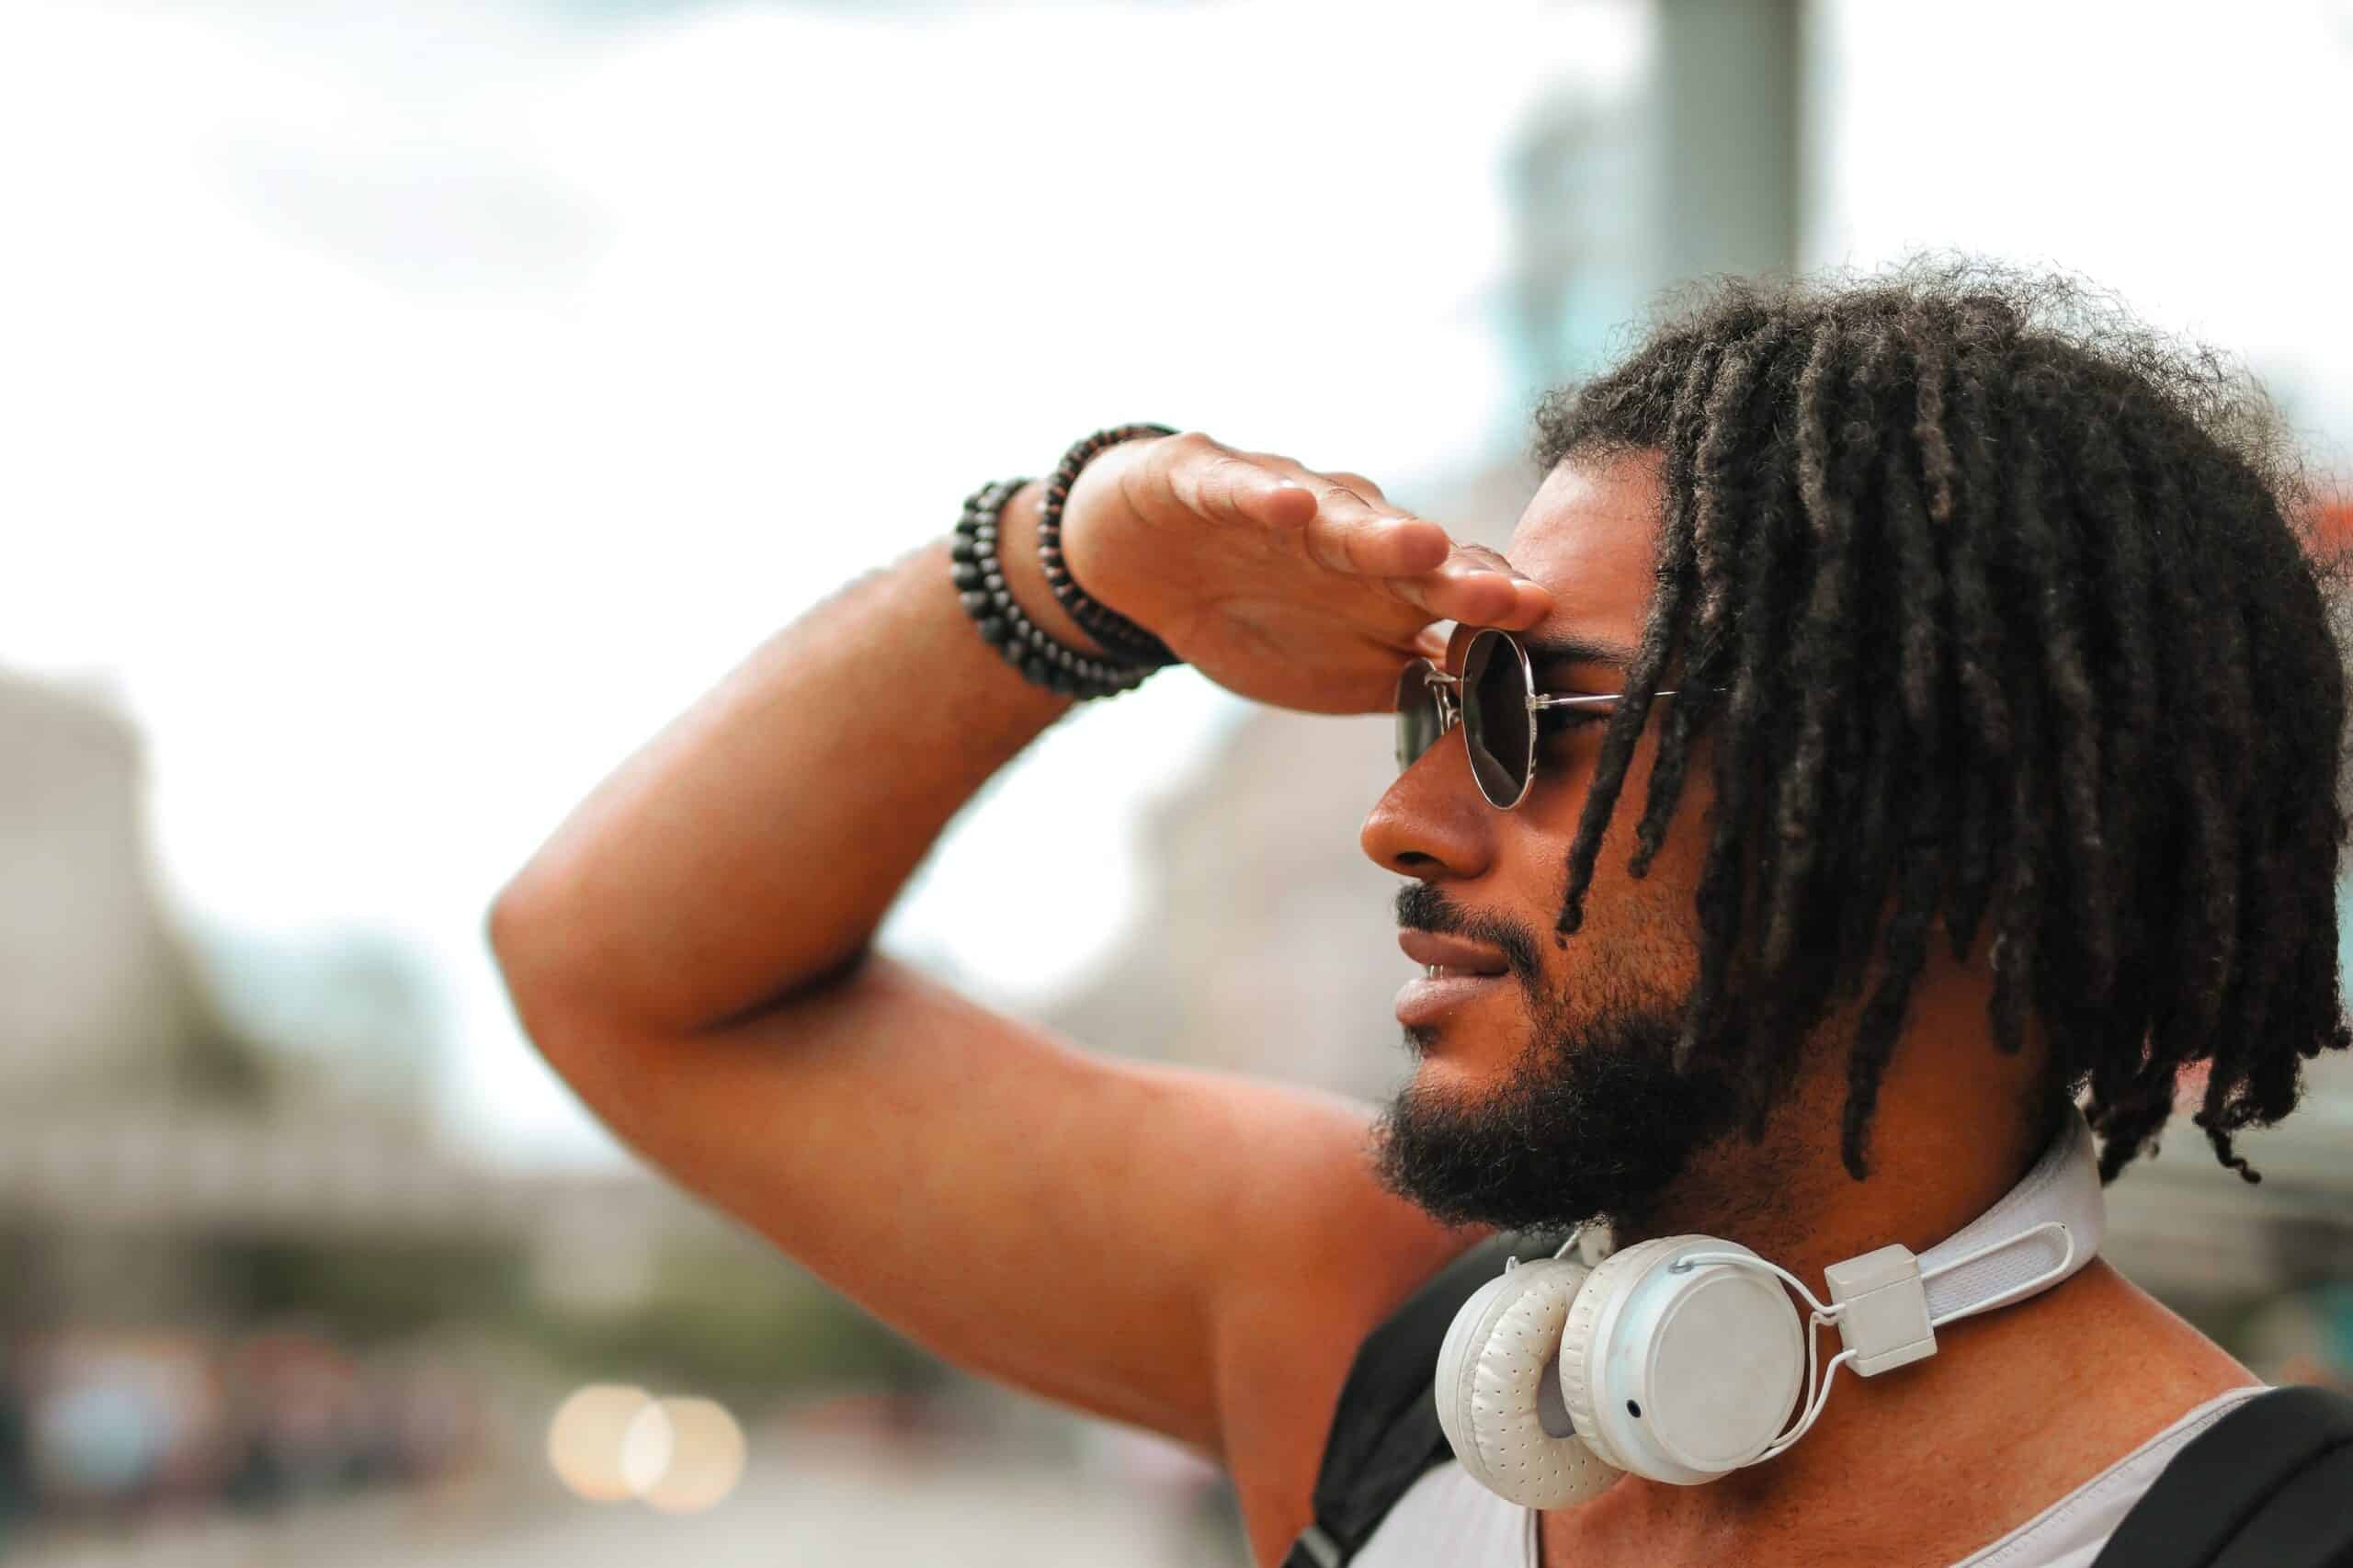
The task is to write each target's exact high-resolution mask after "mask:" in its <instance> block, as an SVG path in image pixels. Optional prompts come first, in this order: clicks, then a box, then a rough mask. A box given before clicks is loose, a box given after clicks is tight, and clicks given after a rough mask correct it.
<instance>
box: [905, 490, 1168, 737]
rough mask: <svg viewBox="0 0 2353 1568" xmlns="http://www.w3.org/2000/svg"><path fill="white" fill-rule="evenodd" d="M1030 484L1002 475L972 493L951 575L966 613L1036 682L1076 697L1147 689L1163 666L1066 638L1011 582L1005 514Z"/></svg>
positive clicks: (960, 522) (952, 551) (959, 524)
mask: <svg viewBox="0 0 2353 1568" xmlns="http://www.w3.org/2000/svg"><path fill="white" fill-rule="evenodd" d="M1027 483H1029V480H1028V479H1027V478H1026V477H1025V478H1020V479H1006V480H997V481H994V482H992V483H987V484H983V485H982V486H981V487H980V488H979V489H978V490H975V491H973V492H972V494H970V495H968V496H966V497H965V498H964V512H963V516H961V517H958V518H957V519H956V540H955V542H954V543H953V544H951V545H949V548H948V553H949V558H950V561H949V569H948V570H949V578H950V579H951V580H952V581H953V582H954V583H955V585H956V590H957V597H958V598H959V600H960V601H961V603H962V604H963V606H964V611H965V613H966V614H968V615H970V616H971V617H972V619H973V620H974V621H975V622H976V623H977V624H978V625H979V627H980V631H981V641H983V642H986V643H988V644H989V645H990V646H991V647H993V648H995V650H996V651H997V652H998V653H1002V654H1003V655H1005V660H1006V663H1007V664H1009V665H1012V666H1013V667H1014V668H1016V669H1017V670H1019V671H1020V672H1021V675H1022V678H1023V679H1025V680H1027V681H1029V683H1030V684H1031V685H1033V686H1042V687H1047V688H1048V689H1049V690H1052V691H1058V692H1061V693H1063V694H1064V695H1066V696H1070V697H1075V698H1077V699H1079V700H1080V701H1082V702H1084V701H1086V700H1087V699H1090V698H1097V697H1112V696H1116V695H1118V694H1119V693H1120V692H1122V691H1131V690H1133V689H1134V688H1135V687H1139V686H1142V684H1143V682H1144V678H1145V677H1146V676H1150V675H1151V674H1152V673H1153V671H1154V669H1156V668H1158V667H1159V666H1157V665H1142V664H1122V663H1119V662H1116V661H1114V660H1111V659H1108V658H1103V657H1099V656H1097V655H1096V654H1093V653H1086V652H1084V651H1082V650H1080V649H1077V648H1074V647H1072V646H1070V645H1069V644H1068V643H1066V642H1058V641H1057V640H1055V639H1054V638H1053V637H1051V636H1050V635H1049V634H1048V633H1047V632H1046V631H1045V629H1044V628H1043V627H1041V626H1040V625H1039V624H1038V623H1037V622H1036V621H1034V620H1031V619H1029V616H1028V615H1026V614H1024V613H1023V612H1022V608H1021V607H1020V606H1019V605H1017V604H1016V603H1015V602H1014V599H1013V595H1012V593H1011V592H1010V591H1009V590H1008V589H1007V588H1006V585H1005V571H1004V567H1003V565H1002V563H1001V562H999V561H998V560H997V553H996V541H997V514H998V512H999V511H1000V510H1001V509H1002V508H1003V507H1004V506H1005V503H1006V500H1007V499H1008V498H1010V497H1011V496H1012V494H1013V493H1014V492H1015V491H1017V490H1019V489H1020V488H1021V487H1022V486H1023V485H1025V484H1027Z"/></svg>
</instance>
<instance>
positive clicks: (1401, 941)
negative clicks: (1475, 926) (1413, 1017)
mask: <svg viewBox="0 0 2353 1568" xmlns="http://www.w3.org/2000/svg"><path fill="white" fill-rule="evenodd" d="M1397 946H1398V947H1399V948H1401V949H1404V954H1405V956H1406V957H1407V958H1409V959H1412V960H1414V961H1415V963H1418V964H1421V965H1423V966H1425V967H1427V966H1429V965H1433V964H1435V965H1437V966H1438V968H1439V969H1441V970H1451V971H1458V972H1461V973H1464V974H1481V975H1495V974H1502V973H1505V972H1506V971H1508V970H1509V969H1510V968H1511V965H1510V964H1509V963H1508V962H1506V960H1505V959H1504V955H1503V954H1502V953H1500V952H1498V951H1497V950H1495V949H1493V948H1490V947H1487V946H1485V945H1483V944H1482V943H1479V942H1472V941H1466V940H1464V939H1463V938H1462V937H1441V936H1439V935H1438V933H1437V932H1435V931H1400V932H1399V933H1398V934H1397Z"/></svg>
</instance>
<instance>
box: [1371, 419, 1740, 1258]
mask: <svg viewBox="0 0 2353 1568" xmlns="http://www.w3.org/2000/svg"><path fill="white" fill-rule="evenodd" d="M1656 461H1657V459H1656V455H1655V454H1651V453H1645V454H1632V455H1629V456H1626V457H1623V458H1620V459H1616V460H1610V461H1608V462H1606V463H1598V464H1594V465H1590V466H1588V467H1585V468H1578V467H1573V466H1569V465H1565V464H1564V465H1563V466H1561V467H1559V468H1556V469H1555V470H1554V471H1553V472H1552V474H1551V475H1550V476H1549V477H1548V478H1547V479H1546V480H1545V482H1544V484H1543V486H1542V487H1541V488H1540V490H1539V491H1538V492H1537V494H1536V496H1535V498H1534V499H1533V500H1531V501H1530V502H1529V506H1528V508H1527V510H1526V511H1525V512H1524V513H1523V514H1522V515H1521V517H1520V519H1519V523H1518V528H1516V529H1515V530H1514V531H1513V535H1512V541H1511V548H1510V551H1509V552H1508V554H1509V558H1510V561H1511V563H1512V564H1513V565H1514V566H1516V567H1518V569H1519V570H1520V571H1521V572H1522V573H1524V574H1527V575H1529V576H1530V577H1533V578H1534V579H1536V580H1537V581H1538V582H1540V583H1541V584H1542V585H1544V586H1545V587H1546V588H1547V589H1548V590H1550V592H1551V594H1552V615H1551V616H1550V617H1549V618H1548V619H1546V620H1545V621H1543V622H1542V623H1540V625H1538V626H1536V627H1534V628H1532V629H1530V630H1529V631H1526V632H1524V633H1521V634H1519V635H1520V636H1521V637H1522V640H1523V641H1524V642H1527V643H1528V644H1529V657H1530V662H1531V664H1532V665H1533V666H1534V670H1535V676H1536V689H1537V690H1538V691H1540V692H1572V693H1593V694H1608V693H1614V692H1617V691H1620V690H1621V689H1622V688H1623V686H1624V680H1625V674H1626V669H1625V662H1626V661H1631V656H1632V653H1633V650H1634V648H1635V647H1636V645H1637V644H1638V643H1639V642H1640V641H1641V638H1642V630H1643V616H1644V612H1645V610H1646V609H1647V608H1648V605H1649V600H1650V596H1651V591H1652V585H1653V582H1654V578H1653V575H1652V573H1653V561H1654V540H1655V529H1656V519H1657V514H1658V504H1659V483H1658V477H1657V468H1656ZM1476 630H1477V629H1476V628H1475V627H1459V628H1457V629H1456V633H1455V637H1454V642H1453V646H1452V647H1451V649H1450V650H1449V654H1448V660H1447V667H1448V669H1449V671H1451V672H1454V673H1458V674H1459V673H1460V672H1461V659H1462V651H1463V647H1464V645H1465V644H1466V643H1467V642H1469V641H1470V637H1471V635H1472V632H1474V631H1476ZM1547 639H1562V640H1568V639H1574V640H1577V641H1579V642H1585V643H1590V644H1597V645H1599V647H1600V648H1601V649H1614V650H1615V651H1616V653H1617V657H1618V659H1619V661H1620V662H1609V661H1608V660H1607V659H1597V658H1592V657H1586V658H1576V659H1568V660H1559V661H1548V660H1547V659H1546V658H1545V657H1544V656H1543V655H1542V654H1541V653H1540V652H1539V649H1538V646H1537V645H1538V644H1540V643H1542V642H1545V641H1546V640H1547ZM1661 685H1662V687H1672V685H1673V683H1672V681H1662V682H1661ZM1675 701H1676V699H1675V698H1673V697H1668V698H1665V699H1661V700H1659V701H1658V702H1656V703H1654V705H1653V707H1652V710H1651V714H1650V717H1649V721H1648V722H1647V723H1646V724H1645V726H1644V728H1643V732H1642V735H1641V737H1640V739H1639V741H1638V743H1637V744H1636V746H1635V749H1634V754H1633V756H1632V758H1631V762H1630V763H1629V765H1628V767H1627V771H1626V778H1625V783H1624V785H1623V788H1622V790H1621V791H1620V797H1619V800H1618V802H1617V806H1616V809H1615V811H1614V812H1613V813H1612V816H1611V821H1610V825H1609V828H1608V832H1607V833H1606V834H1605V835H1603V837H1602V840H1601V850H1600V856H1599V858H1598V859H1597V861H1596V863H1595V866H1594V871H1593V878H1592V883H1591V886H1590V888H1589V889H1588V891H1587V892H1586V899H1585V913H1584V924H1583V926H1581V927H1580V929H1579V930H1578V931H1577V932H1576V933H1575V934H1574V935H1570V936H1565V937H1564V936H1559V935H1556V934H1555V933H1554V930H1553V926H1554V923H1555V921H1556V919H1557V918H1558V915H1559V913H1560V909H1561V905H1562V899H1563V892H1564V891H1565V890H1566V887H1567V880H1568V878H1567V859H1568V851H1569V846H1570V844H1571V842H1572V841H1573V840H1574V837H1575V835H1576V826H1577V819H1578V815H1579V812H1581V811H1582V810H1583V808H1584V805H1585V801H1586V794H1587V792H1588V790H1589V789H1590V787H1591V784H1592V781H1593V776H1594V768H1595V764H1596V762H1597V759H1598V757H1599V756H1600V750H1601V731H1602V729H1603V726H1601V725H1599V724H1583V725H1573V726H1570V727H1568V728H1566V729H1563V730H1562V731H1560V732H1558V733H1540V735H1539V739H1538V742H1537V754H1536V776H1535V780H1534V783H1533V784H1532V785H1531V787H1530V788H1529V792H1528V795H1527V798H1526V799H1525V800H1523V801H1521V802H1520V803H1519V805H1518V807H1517V808H1516V809H1514V810H1512V811H1507V812H1506V811H1499V810H1497V809H1496V808H1495V806H1493V805H1491V804H1489V803H1488V801H1487V800H1486V798H1485V797H1484V796H1483V795H1482V794H1481V793H1480V792H1479V788H1478V785H1477V783H1476V782H1475V781H1474V780H1473V779H1472V775H1471V767H1470V762H1469V759H1468V757H1467V756H1466V755H1465V752H1464V749H1463V744H1462V739H1461V735H1460V734H1459V733H1457V732H1456V731H1454V730H1449V732H1448V733H1446V735H1445V736H1444V737H1442V739H1441V741H1440V743H1439V744H1437V745H1434V746H1432V747H1431V748H1430V749H1429V750H1428V751H1427V752H1426V753H1425V754H1424V755H1423V756H1421V757H1419V758H1418V759H1416V760H1415V763H1414V765H1413V766H1412V767H1409V768H1407V769H1406V770H1405V772H1404V774H1403V775H1402V776H1400V778H1398V779H1397V781H1396V782H1395V783H1394V784H1393V785H1392V786H1391V787H1390V789H1389V790H1388V791H1387V792H1386V793H1385V794H1384V795H1382V797H1381V801H1379V803H1377V804H1376V805H1375V806H1374V807H1373V810H1372V813H1371V815H1370V817H1368V818H1367V819H1366V822H1365V824H1364V829H1363V834H1362V842H1363V845H1364V849H1365V852H1366V853H1367V854H1369V855H1370V856H1371V857H1372V858H1374V859H1375V860H1377V861H1379V862H1380V863H1381V865H1383V866H1385V867H1387V868H1389V869H1392V870H1394V871H1397V872H1399V873H1401V874H1403V875H1405V876H1407V877H1410V878H1413V879H1414V881H1412V882H1411V883H1410V884H1409V885H1407V886H1406V887H1405V888H1404V889H1403V890H1401V892H1400V895H1399V900H1398V914H1399V920H1400V925H1401V927H1403V928H1406V929H1421V930H1431V931H1438V932H1442V933H1448V934H1453V935H1460V936H1461V937H1467V938H1470V939H1472V940H1473V941H1477V942H1480V943H1483V944H1484V945H1485V946H1487V947H1489V948H1491V949H1497V950H1499V951H1500V952H1501V953H1502V954H1503V955H1504V956H1505V959H1506V961H1507V963H1508V965H1509V968H1508V971H1507V972H1506V973H1505V974H1503V975H1501V976H1498V977H1496V978H1495V979H1493V980H1489V981H1485V982H1482V983H1478V984H1477V985H1476V986H1475V987H1473V988H1472V990H1471V991H1470V992H1469V993H1468V994H1465V995H1464V996H1463V997H1462V999H1461V1000H1460V1001H1458V1002H1457V1003H1455V1004H1454V1005H1453V1006H1450V1007H1449V1008H1448V1009H1447V1010H1446V1011H1444V1012H1443V1013H1440V1014H1438V1015H1437V1016H1436V1017H1430V1018H1428V1019H1427V1020H1425V1021H1422V1022H1419V1023H1415V1024H1413V1025H1408V1026H1405V1027H1404V1032H1405V1040H1406V1043H1407V1045H1408V1047H1409V1049H1410V1050H1412V1051H1413V1052H1414V1053H1415V1057H1416V1058H1417V1062H1418V1065H1417V1068H1416V1071H1415V1074H1414V1076H1413V1077H1412V1079H1411V1080H1410V1081H1409V1082H1408V1083H1407V1084H1406V1085H1405V1086H1404V1088H1403V1089H1402V1090H1401V1091H1400V1092H1399V1094H1398V1095H1397V1096H1396V1097H1395V1098H1394V1099H1392V1101H1391V1103H1390V1104H1389V1105H1388V1106H1387V1107H1386V1108H1384V1109H1383V1111H1382V1114H1381V1120H1380V1123H1379V1125H1378V1128H1377V1141H1378V1144H1379V1162H1378V1163H1379V1165H1380V1170H1381V1179H1382V1181H1383V1182H1384V1184H1385V1185H1387V1186H1388V1187H1390V1188H1391V1189H1392V1191H1395V1192H1397V1193H1398V1194H1399V1195H1400V1196H1402V1197H1404V1198H1406V1199H1410V1200H1412V1201H1414V1202H1415V1203H1417V1204H1419V1205H1421V1206H1422V1207H1423V1208H1424V1209H1426V1210H1428V1211H1429V1212H1431V1213H1432V1214H1434V1215H1436V1216H1438V1218H1440V1219H1442V1220H1446V1221H1450V1222H1455V1223H1467V1222H1478V1223H1485V1224H1492V1225H1496V1226H1499V1227H1502V1228H1505V1229H1549V1228H1556V1227H1564V1226H1566V1225H1568V1224H1572V1223H1574V1222H1576V1221H1582V1220H1586V1219H1589V1218H1592V1217H1593V1216H1595V1215H1597V1214H1607V1215H1609V1216H1611V1217H1613V1218H1623V1217H1628V1216H1631V1215H1635V1214H1639V1212H1640V1210H1642V1208H1643V1206H1644V1203H1645V1200H1646V1199H1648V1198H1649V1197H1650V1196H1652V1195H1653V1194H1654V1193H1655V1192H1657V1191H1658V1190H1659V1189H1660V1188H1661V1187H1664V1186H1665V1184H1666V1182H1668V1181H1669V1180H1670V1179H1671V1178H1673V1177H1674V1176H1676V1175H1677V1172H1678V1171H1680V1170H1681V1169H1682V1168H1683V1166H1684V1165H1685V1163H1686V1161H1687V1160H1688V1157H1689V1155H1690V1154H1691V1153H1692V1152H1693V1151H1695V1150H1697V1149H1699V1148H1700V1147H1702V1146H1704V1145H1706V1144H1708V1143H1710V1142H1714V1141H1715V1140H1716V1139H1718V1138H1720V1137H1722V1135H1723V1134H1724V1133H1725V1131H1727V1130H1728V1129H1729V1128H1730V1126H1731V1124H1732V1111H1731V1096H1730V1093H1729V1087H1728V1085H1726V1084H1725V1083H1724V1081H1723V1080H1722V1077H1721V1075H1720V1074H1715V1073H1712V1072H1710V1071H1706V1070H1701V1071H1698V1072H1695V1073H1694V1074H1692V1075H1691V1076H1689V1077H1688V1078H1678V1077H1677V1075H1676V1074H1674V1073H1673V1072H1672V1070H1671V1068H1670V1067H1669V1065H1668V1053H1669V1051H1671V1049H1672V1048H1673V1045H1674V1043H1675V1040H1676V1039H1677V1035H1678V1033H1679V1032H1680V1028H1681V1016H1682V1003H1683V999H1684V998H1685V996H1687V995H1688V993H1689V991H1690V987H1691V985H1692V983H1693V981H1694V979H1695V978H1696V976H1697V972H1698V961H1697V949H1698V937H1697V927H1696V923H1695V920H1694V916H1693V914H1692V894H1693V890H1694V888H1695V887H1696V885H1697V883H1698V880H1699V867H1700V864H1701V862H1702V860H1703V859H1704V858H1705V851H1706V846H1707V837H1706V834H1707V829H1706V825H1705V824H1704V817H1705V813H1706V810H1707V806H1708V803H1709V801H1710V800H1711V796H1712V793H1713V791H1712V787H1711V779H1710V776H1709V772H1708V764H1707V756H1706V751H1705V747H1704V745H1701V746H1698V747H1695V748H1694V752H1693V755H1692V756H1691V757H1690V759H1689V764H1688V767H1687V770H1686V775H1685V780H1684V786H1683V796H1682V799H1681V800H1680V801H1678V802H1677V807H1676V811H1675V815H1674V817H1673V819H1672V820H1671V822H1670V823H1669V824H1668V828H1667V834H1666V838H1665V843H1664V845H1663V846H1661V848H1660V851H1659V853H1658V855H1657V856H1656V857H1655V858H1654V859H1653V860H1652V862H1651V866H1650V869H1649V871H1648V873H1647V875H1646V876H1645V877H1643V879H1641V880H1636V879H1634V878H1632V877H1631V876H1630V875H1629V874H1628V873H1627V869H1626V862H1627V860H1628V858H1629V857H1630V856H1631V854H1632V852H1633V844H1634V831H1633V830H1634V826H1635V824H1636V823H1638V822H1639V821H1640V820H1641V816H1642V811H1643V803H1644V800H1645V798H1646V795H1647V793H1648V790H1649V783H1650V773H1651V764H1652V760H1653V758H1654V756H1656V753H1657V748H1658V741H1659V736H1660V733H1661V731H1662V726H1663V724H1664V722H1665V718H1666V716H1667V713H1668V711H1669V710H1670V709H1671V707H1672V705H1673V704H1674V702H1675ZM1418 972H1419V971H1418V969H1417V968H1416V967H1415V966H1413V965H1412V962H1411V960H1406V959H1404V956H1403V955H1402V954H1401V955H1400V978H1401V980H1402V979H1404V978H1406V977H1407V976H1410V975H1412V974H1415V973H1418Z"/></svg>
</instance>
